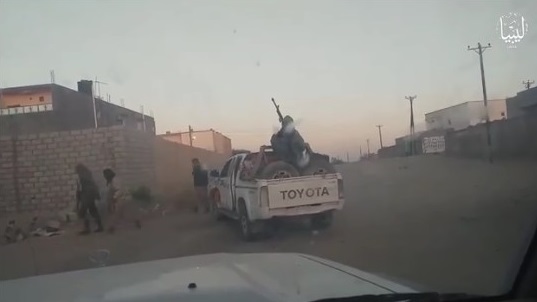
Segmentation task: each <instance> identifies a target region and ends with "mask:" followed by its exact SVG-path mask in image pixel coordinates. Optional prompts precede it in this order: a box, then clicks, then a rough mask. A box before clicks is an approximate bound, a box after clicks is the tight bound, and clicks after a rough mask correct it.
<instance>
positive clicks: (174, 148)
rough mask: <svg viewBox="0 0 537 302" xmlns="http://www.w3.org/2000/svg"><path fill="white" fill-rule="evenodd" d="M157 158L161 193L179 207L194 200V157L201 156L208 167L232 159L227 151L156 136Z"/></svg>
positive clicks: (216, 166) (157, 176)
mask: <svg viewBox="0 0 537 302" xmlns="http://www.w3.org/2000/svg"><path fill="white" fill-rule="evenodd" d="M155 157H156V188H157V192H159V194H161V195H162V196H163V197H164V198H165V199H167V200H169V201H172V202H174V203H175V204H176V205H179V206H184V205H190V204H192V202H193V194H194V184H193V180H192V162H191V161H192V159H193V158H195V157H196V158H199V160H200V161H201V163H202V164H203V165H204V166H205V168H206V169H208V170H211V169H219V168H221V166H222V165H223V164H224V162H225V161H226V160H227V159H228V156H227V155H224V154H218V153H215V152H211V151H207V150H204V149H201V148H195V147H190V146H187V145H183V144H179V143H174V142H170V141H168V140H166V139H164V138H161V137H156V138H155Z"/></svg>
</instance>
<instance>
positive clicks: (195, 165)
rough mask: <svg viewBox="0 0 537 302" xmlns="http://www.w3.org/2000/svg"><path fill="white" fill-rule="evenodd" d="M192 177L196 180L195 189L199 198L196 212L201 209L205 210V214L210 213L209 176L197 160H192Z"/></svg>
mask: <svg viewBox="0 0 537 302" xmlns="http://www.w3.org/2000/svg"><path fill="white" fill-rule="evenodd" d="M192 177H193V178H194V189H195V191H196V196H197V197H198V205H197V206H196V211H198V212H199V211H200V208H201V207H203V208H205V213H208V212H209V196H208V192H207V186H208V185H209V176H208V175H207V171H206V170H204V169H203V168H202V167H201V164H200V161H199V159H197V158H194V159H193V160H192Z"/></svg>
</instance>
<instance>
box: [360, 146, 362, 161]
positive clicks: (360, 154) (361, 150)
mask: <svg viewBox="0 0 537 302" xmlns="http://www.w3.org/2000/svg"><path fill="white" fill-rule="evenodd" d="M360 159H362V145H360Z"/></svg>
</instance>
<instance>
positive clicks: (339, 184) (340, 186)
mask: <svg viewBox="0 0 537 302" xmlns="http://www.w3.org/2000/svg"><path fill="white" fill-rule="evenodd" d="M337 191H338V194H339V199H343V198H344V197H345V194H344V192H343V179H338V180H337Z"/></svg>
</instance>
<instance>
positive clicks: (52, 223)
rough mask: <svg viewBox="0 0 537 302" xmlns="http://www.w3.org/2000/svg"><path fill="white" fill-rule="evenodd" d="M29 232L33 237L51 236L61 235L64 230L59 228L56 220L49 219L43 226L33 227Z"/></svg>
mask: <svg viewBox="0 0 537 302" xmlns="http://www.w3.org/2000/svg"><path fill="white" fill-rule="evenodd" d="M30 234H31V235H32V236H34V237H52V236H57V235H63V234H64V231H62V230H61V229H60V222H59V221H58V220H49V221H48V222H47V224H46V225H45V226H43V227H39V228H35V229H33V230H32V231H31V233H30Z"/></svg>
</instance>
